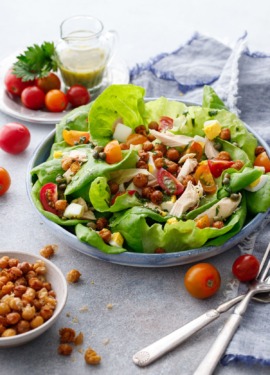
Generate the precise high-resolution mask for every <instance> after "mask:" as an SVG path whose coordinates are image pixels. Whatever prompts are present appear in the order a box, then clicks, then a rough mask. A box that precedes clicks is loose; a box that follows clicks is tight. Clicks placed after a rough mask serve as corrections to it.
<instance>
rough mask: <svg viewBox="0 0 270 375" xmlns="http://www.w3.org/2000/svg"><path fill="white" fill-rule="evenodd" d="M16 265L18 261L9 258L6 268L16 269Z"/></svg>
mask: <svg viewBox="0 0 270 375" xmlns="http://www.w3.org/2000/svg"><path fill="white" fill-rule="evenodd" d="M18 263H19V260H18V259H16V258H9V261H8V266H9V268H11V267H17V265H18Z"/></svg>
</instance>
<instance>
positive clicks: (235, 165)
mask: <svg viewBox="0 0 270 375" xmlns="http://www.w3.org/2000/svg"><path fill="white" fill-rule="evenodd" d="M243 166H244V163H243V162H242V161H241V160H236V161H235V162H234V163H233V165H232V166H231V168H234V169H237V170H238V171H240V169H242V168H243Z"/></svg>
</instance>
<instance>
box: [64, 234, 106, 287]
mask: <svg viewBox="0 0 270 375" xmlns="http://www.w3.org/2000/svg"><path fill="white" fill-rule="evenodd" d="M102 230H103V229H102ZM80 277H81V273H80V272H79V271H78V270H75V269H73V270H70V271H69V272H68V273H67V276H66V279H67V281H68V282H69V283H77V282H78V281H79V279H80Z"/></svg>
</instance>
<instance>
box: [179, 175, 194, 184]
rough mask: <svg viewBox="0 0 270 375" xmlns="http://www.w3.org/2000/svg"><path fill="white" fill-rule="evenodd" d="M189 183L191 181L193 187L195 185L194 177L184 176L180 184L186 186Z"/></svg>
mask: <svg viewBox="0 0 270 375" xmlns="http://www.w3.org/2000/svg"><path fill="white" fill-rule="evenodd" d="M189 181H191V182H192V184H193V185H196V180H195V178H194V176H192V175H191V174H188V175H187V176H185V177H184V178H183V181H182V184H183V185H184V186H187V184H188V182H189Z"/></svg>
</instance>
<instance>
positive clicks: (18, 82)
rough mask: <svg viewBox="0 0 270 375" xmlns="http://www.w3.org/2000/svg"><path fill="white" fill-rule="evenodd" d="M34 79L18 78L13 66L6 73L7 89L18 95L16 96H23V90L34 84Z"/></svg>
mask: <svg viewBox="0 0 270 375" xmlns="http://www.w3.org/2000/svg"><path fill="white" fill-rule="evenodd" d="M33 82H34V81H26V82H24V81H22V79H21V78H18V77H16V76H15V74H13V73H12V68H11V69H9V70H8V72H7V73H6V75H5V86H6V89H7V91H8V92H9V93H10V94H13V95H16V96H21V93H22V92H23V90H24V89H25V88H26V87H28V86H31V85H33Z"/></svg>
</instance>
